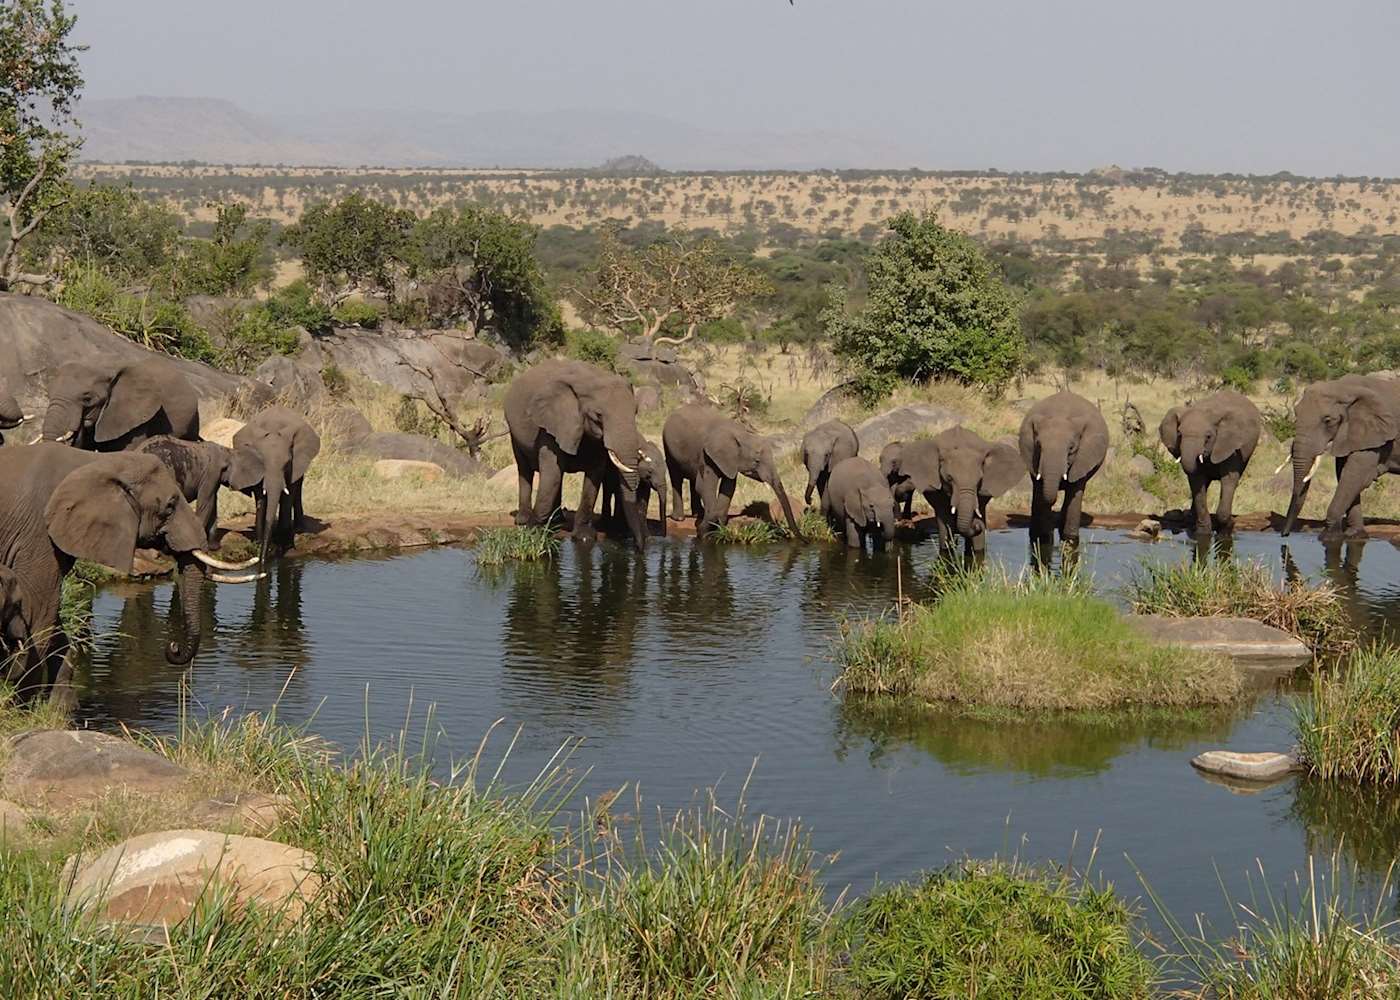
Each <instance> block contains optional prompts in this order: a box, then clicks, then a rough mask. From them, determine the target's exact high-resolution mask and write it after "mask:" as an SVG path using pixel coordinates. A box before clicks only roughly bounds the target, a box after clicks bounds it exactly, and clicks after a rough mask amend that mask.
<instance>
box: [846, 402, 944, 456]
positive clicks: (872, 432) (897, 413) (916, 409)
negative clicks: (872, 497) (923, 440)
mask: <svg viewBox="0 0 1400 1000" xmlns="http://www.w3.org/2000/svg"><path fill="white" fill-rule="evenodd" d="M962 420H963V417H962V415H961V414H958V413H954V412H953V411H952V410H950V409H948V408H946V407H943V406H931V405H929V404H927V403H914V404H911V405H909V406H897V407H895V408H894V409H893V410H886V411H885V412H884V413H879V414H876V415H875V416H873V417H871V418H870V419H868V420H864V421H862V422H861V423H859V424H857V425H856V438H857V439H858V440H859V441H860V450H861V452H862V453H868V454H871V455H874V454H875V453H877V452H879V450H880V449H881V448H883V447H884V446H885V445H887V444H889V443H890V442H891V441H907V440H909V439H910V438H913V437H916V436H918V435H919V434H934V433H937V432H938V431H941V430H945V429H947V428H949V427H952V426H953V425H955V424H958V423H961V422H962Z"/></svg>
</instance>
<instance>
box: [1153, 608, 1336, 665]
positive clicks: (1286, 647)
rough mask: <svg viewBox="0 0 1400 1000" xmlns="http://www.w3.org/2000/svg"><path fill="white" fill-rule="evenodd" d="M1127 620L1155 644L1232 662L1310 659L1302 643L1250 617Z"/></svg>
mask: <svg viewBox="0 0 1400 1000" xmlns="http://www.w3.org/2000/svg"><path fill="white" fill-rule="evenodd" d="M1128 621H1129V622H1131V623H1132V624H1133V625H1134V627H1136V628H1137V629H1138V630H1139V631H1140V632H1142V633H1143V634H1144V635H1146V636H1148V637H1149V638H1151V639H1155V640H1157V641H1158V642H1169V643H1172V644H1173V645H1178V646H1189V647H1191V648H1193V649H1199V650H1202V651H1204V652H1211V653H1225V654H1227V655H1228V656H1230V657H1232V658H1234V659H1236V660H1247V661H1269V662H1270V663H1271V664H1277V665H1280V666H1281V665H1283V664H1285V663H1291V664H1293V665H1296V664H1299V663H1305V662H1307V661H1308V660H1310V659H1312V651H1311V650H1310V649H1308V647H1307V646H1306V645H1305V644H1304V643H1302V642H1300V641H1299V640H1298V639H1296V638H1294V637H1293V636H1291V635H1289V634H1288V633H1287V632H1285V631H1283V630H1282V629H1278V628H1274V627H1273V626H1272V625H1265V624H1264V623H1263V622H1260V621H1255V620H1254V619H1253V618H1223V617H1222V618H1168V617H1165V616H1162V615H1129V616H1128Z"/></svg>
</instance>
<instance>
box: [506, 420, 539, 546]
mask: <svg viewBox="0 0 1400 1000" xmlns="http://www.w3.org/2000/svg"><path fill="white" fill-rule="evenodd" d="M510 446H511V451H513V452H514V453H515V478H516V481H517V482H516V486H517V488H518V489H519V494H518V499H517V503H518V506H517V507H516V508H515V523H516V524H519V525H526V524H529V523H530V520H531V515H532V514H533V513H534V500H533V497H532V494H533V492H534V485H535V463H534V462H533V461H532V460H531V458H530V456H529V455H527V454H526V453H525V452H524V451H523V450H521V448H520V446H519V445H517V444H516V443H515V442H514V441H513V440H512V441H511V445H510Z"/></svg>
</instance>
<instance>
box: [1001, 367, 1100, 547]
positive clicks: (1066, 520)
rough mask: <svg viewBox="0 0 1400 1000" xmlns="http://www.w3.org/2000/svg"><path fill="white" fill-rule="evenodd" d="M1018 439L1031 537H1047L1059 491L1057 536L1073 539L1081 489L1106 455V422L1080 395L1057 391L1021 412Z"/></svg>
mask: <svg viewBox="0 0 1400 1000" xmlns="http://www.w3.org/2000/svg"><path fill="white" fill-rule="evenodd" d="M1018 443H1019V446H1020V450H1021V461H1022V462H1024V463H1025V466H1026V468H1027V469H1029V470H1030V473H1031V480H1032V488H1031V540H1032V541H1034V542H1040V543H1044V542H1049V541H1050V540H1051V539H1052V537H1053V534H1054V531H1055V527H1056V518H1055V501H1056V500H1057V499H1058V498H1059V494H1060V492H1061V491H1063V492H1064V495H1065V499H1064V504H1063V506H1062V507H1061V508H1060V516H1059V519H1058V521H1059V523H1058V527H1059V530H1060V538H1061V540H1062V541H1068V542H1076V541H1078V540H1079V520H1080V513H1081V509H1082V507H1083V505H1084V487H1085V486H1086V485H1087V484H1088V482H1089V480H1090V479H1092V478H1093V477H1094V474H1095V473H1096V472H1098V471H1099V468H1100V467H1101V466H1102V465H1103V461H1104V458H1105V457H1107V455H1108V422H1107V421H1105V420H1104V418H1103V414H1102V413H1100V412H1099V408H1098V407H1097V406H1095V405H1094V404H1093V403H1091V402H1089V401H1088V400H1087V399H1085V398H1084V397H1083V396H1078V395H1075V394H1074V393H1072V392H1057V393H1055V394H1054V395H1053V396H1047V397H1046V398H1045V399H1042V400H1040V401H1039V402H1038V403H1036V404H1035V405H1034V406H1032V407H1031V408H1030V409H1029V410H1028V411H1026V416H1025V419H1023V420H1022V421H1021V433H1020V437H1019V442H1018Z"/></svg>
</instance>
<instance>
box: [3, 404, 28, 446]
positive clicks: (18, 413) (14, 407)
mask: <svg viewBox="0 0 1400 1000" xmlns="http://www.w3.org/2000/svg"><path fill="white" fill-rule="evenodd" d="M22 423H24V411H23V410H22V409H20V405H19V403H17V402H15V397H14V396H11V395H10V394H9V393H7V392H0V431H12V430H14V429H15V428H16V427H18V426H19V425H20V424H22ZM4 443H5V435H4V434H0V444H4Z"/></svg>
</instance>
